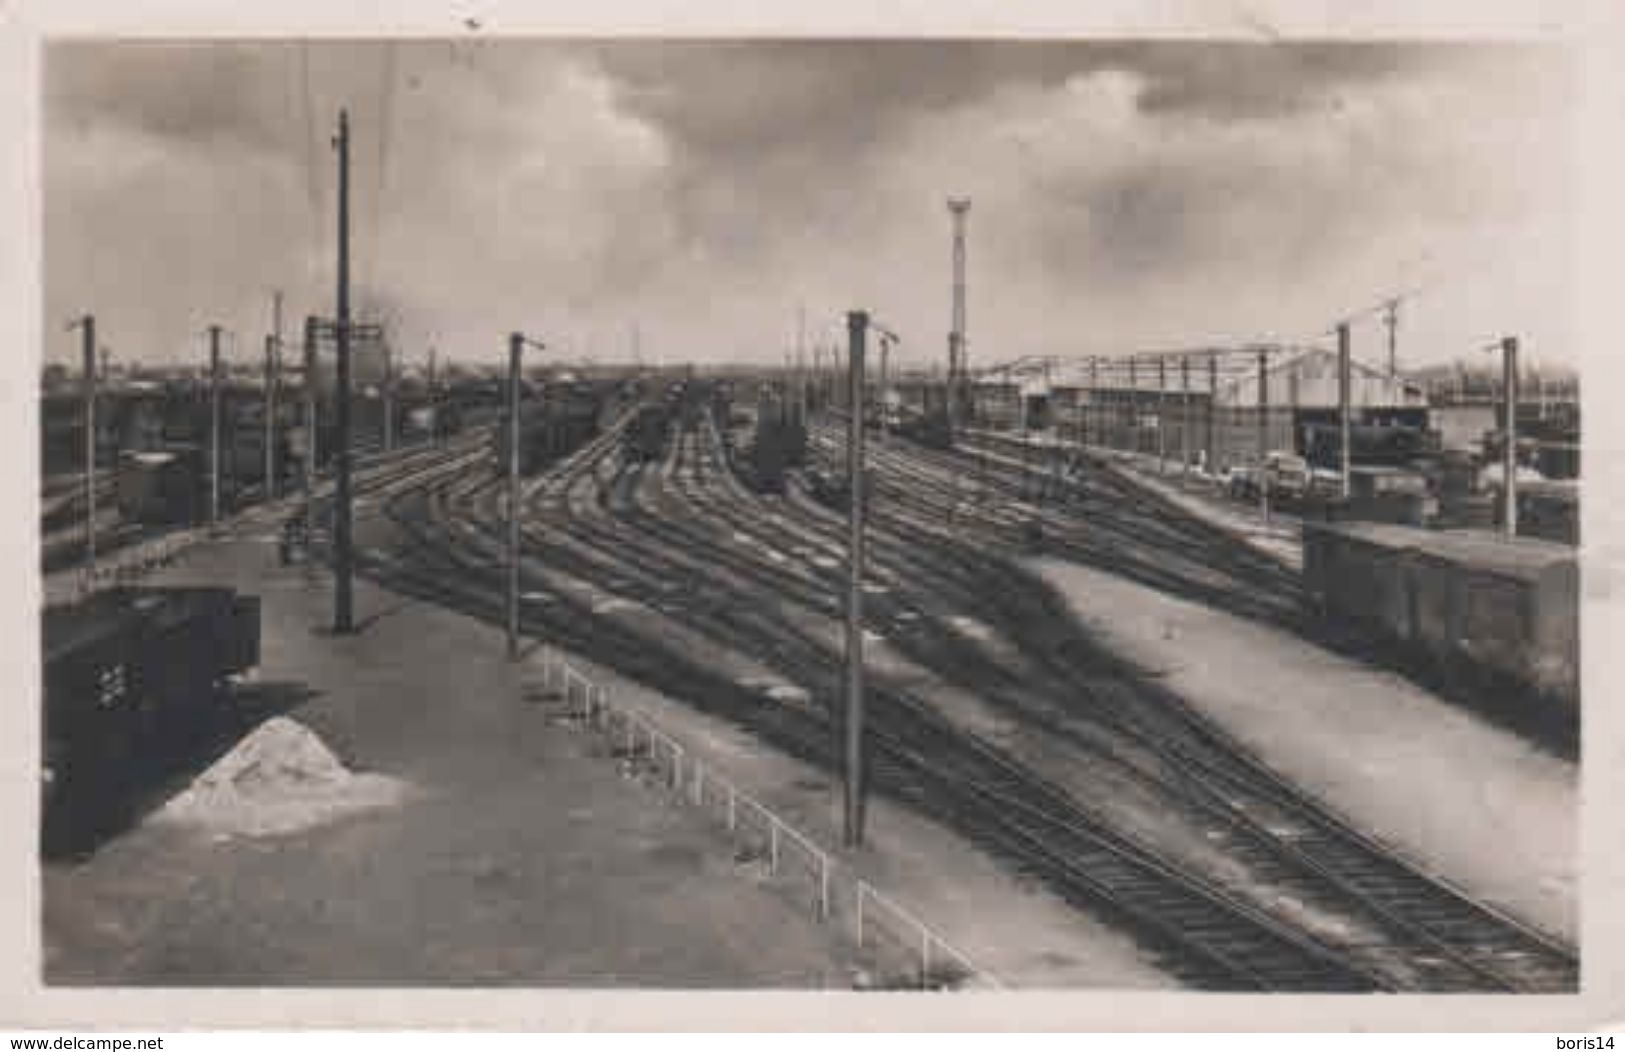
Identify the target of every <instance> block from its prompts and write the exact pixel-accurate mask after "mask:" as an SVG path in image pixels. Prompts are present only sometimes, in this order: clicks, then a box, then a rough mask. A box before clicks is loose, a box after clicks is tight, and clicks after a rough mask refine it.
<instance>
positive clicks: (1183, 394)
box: [1179, 354, 1195, 475]
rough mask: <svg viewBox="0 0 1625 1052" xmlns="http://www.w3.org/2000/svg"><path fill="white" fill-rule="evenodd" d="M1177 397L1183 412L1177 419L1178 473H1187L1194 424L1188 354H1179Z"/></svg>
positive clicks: (1189, 466) (1189, 468)
mask: <svg viewBox="0 0 1625 1052" xmlns="http://www.w3.org/2000/svg"><path fill="white" fill-rule="evenodd" d="M1179 398H1180V402H1181V405H1180V408H1181V409H1182V410H1183V412H1182V413H1181V414H1180V420H1179V473H1180V474H1181V475H1189V474H1190V471H1191V431H1192V430H1194V428H1195V424H1194V423H1193V422H1192V420H1191V360H1190V357H1189V356H1188V355H1183V354H1182V355H1180V356H1179Z"/></svg>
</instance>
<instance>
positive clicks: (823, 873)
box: [818, 853, 829, 921]
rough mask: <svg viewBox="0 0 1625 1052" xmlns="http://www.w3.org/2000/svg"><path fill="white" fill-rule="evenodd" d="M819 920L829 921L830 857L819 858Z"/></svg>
mask: <svg viewBox="0 0 1625 1052" xmlns="http://www.w3.org/2000/svg"><path fill="white" fill-rule="evenodd" d="M818 919H819V920H821V921H827V920H829V856H828V855H825V854H823V853H820V854H819V856H818Z"/></svg>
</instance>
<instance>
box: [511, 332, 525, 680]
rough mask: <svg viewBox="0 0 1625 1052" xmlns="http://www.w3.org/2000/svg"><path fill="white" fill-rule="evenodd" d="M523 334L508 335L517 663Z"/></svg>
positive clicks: (514, 651) (515, 656) (515, 649)
mask: <svg viewBox="0 0 1625 1052" xmlns="http://www.w3.org/2000/svg"><path fill="white" fill-rule="evenodd" d="M524 353H525V337H524V334H523V333H517V332H515V333H509V334H508V660H509V661H518V660H519V378H520V365H521V359H522V358H523V356H524Z"/></svg>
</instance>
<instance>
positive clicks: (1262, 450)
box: [1258, 347, 1270, 522]
mask: <svg viewBox="0 0 1625 1052" xmlns="http://www.w3.org/2000/svg"><path fill="white" fill-rule="evenodd" d="M1269 361H1270V356H1269V351H1268V350H1267V349H1265V348H1263V347H1260V348H1259V349H1258V504H1259V509H1260V510H1261V511H1262V512H1263V513H1264V521H1265V522H1269V521H1270V476H1269V471H1268V470H1266V468H1267V464H1266V461H1268V460H1269V455H1270V449H1269V446H1270V365H1269Z"/></svg>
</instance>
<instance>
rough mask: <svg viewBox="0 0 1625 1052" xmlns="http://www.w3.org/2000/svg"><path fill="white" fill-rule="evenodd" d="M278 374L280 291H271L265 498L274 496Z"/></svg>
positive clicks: (267, 343)
mask: <svg viewBox="0 0 1625 1052" xmlns="http://www.w3.org/2000/svg"><path fill="white" fill-rule="evenodd" d="M281 374H282V291H281V290H280V289H278V290H277V291H275V292H273V293H272V294H271V335H270V336H269V337H267V338H266V340H265V499H266V501H267V502H269V501H272V500H275V499H276V493H277V481H278V480H277V462H276V409H277V385H278V383H279V382H280V381H281Z"/></svg>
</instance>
